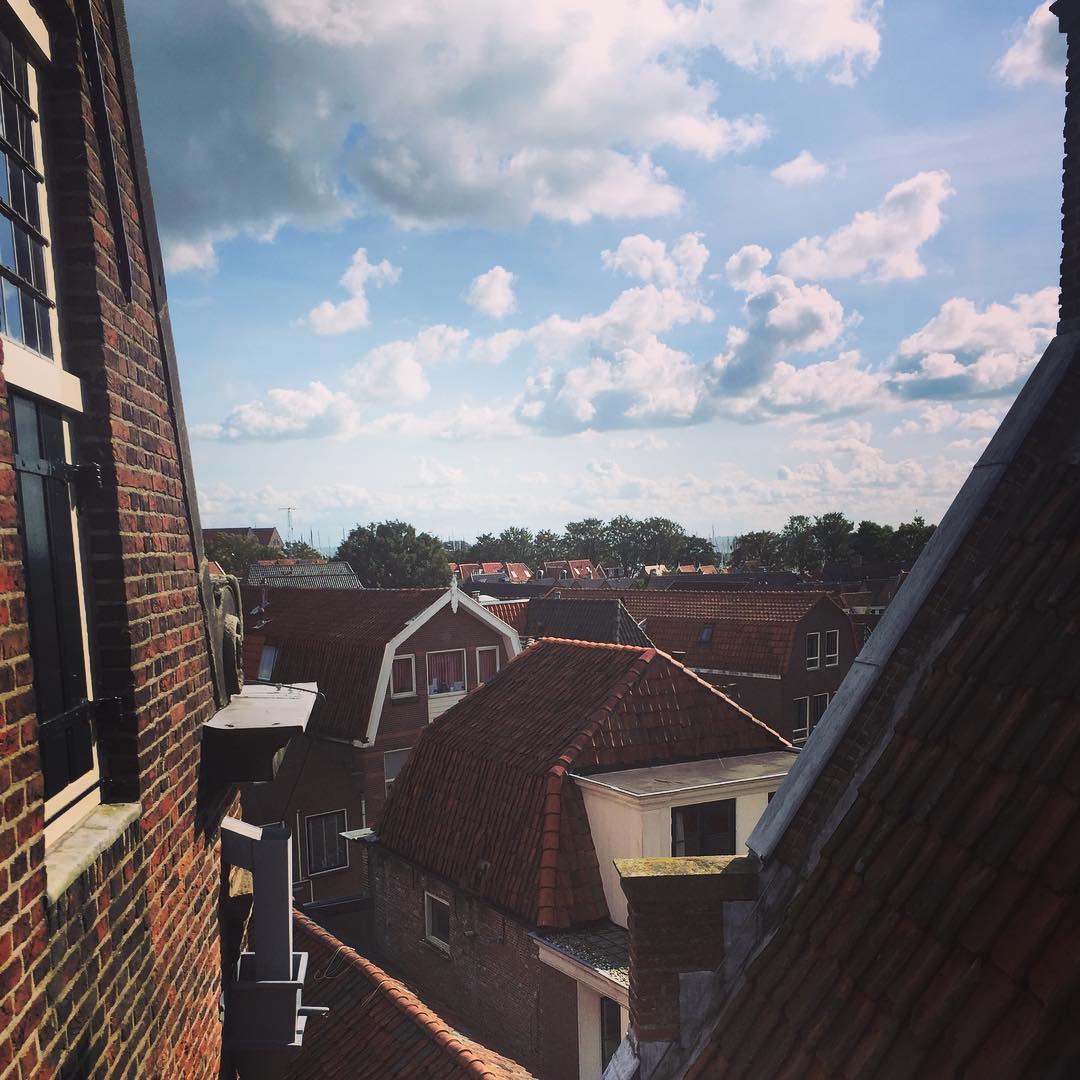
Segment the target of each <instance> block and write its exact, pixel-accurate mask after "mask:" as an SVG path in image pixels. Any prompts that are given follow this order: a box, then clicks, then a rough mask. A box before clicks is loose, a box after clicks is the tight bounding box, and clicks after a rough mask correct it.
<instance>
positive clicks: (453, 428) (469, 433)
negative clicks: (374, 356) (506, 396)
mask: <svg viewBox="0 0 1080 1080" xmlns="http://www.w3.org/2000/svg"><path fill="white" fill-rule="evenodd" d="M526 433H527V431H526V429H525V428H524V427H522V426H521V425H520V424H519V423H518V422H517V420H516V419H515V418H514V415H513V406H512V405H511V406H507V407H500V406H497V405H488V404H478V403H475V402H465V401H463V402H459V403H458V404H457V405H455V406H453V407H452V408H450V409H442V410H437V411H435V412H432V413H428V414H427V415H419V414H417V413H409V412H394V413H386V414H384V415H383V416H380V417H379V418H378V419H377V420H373V421H371V423H369V424H366V425H364V427H363V429H362V431H361V434H363V435H371V436H380V435H394V436H405V437H408V438H417V439H437V440H439V441H440V442H489V441H491V440H496V439H517V438H520V437H521V436H522V435H524V434H526Z"/></svg>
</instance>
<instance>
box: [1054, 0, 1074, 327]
mask: <svg viewBox="0 0 1080 1080" xmlns="http://www.w3.org/2000/svg"><path fill="white" fill-rule="evenodd" d="M1050 10H1051V11H1052V12H1053V13H1054V14H1055V15H1056V16H1057V18H1058V28H1059V29H1060V31H1061V33H1063V34H1065V35H1066V49H1067V57H1068V58H1067V60H1066V62H1065V163H1064V166H1063V173H1064V178H1063V182H1062V206H1061V299H1060V322H1059V323H1058V333H1068V332H1069V331H1070V330H1078V329H1080V86H1078V85H1077V80H1078V79H1080V67H1078V66H1077V64H1078V63H1080V51H1078V50H1080V39H1078V38H1077V37H1076V36H1075V33H1076V31H1077V30H1080V0H1056V2H1055V3H1053V4H1051V5H1050ZM1074 89H1076V90H1077V91H1078V96H1077V97H1076V99H1075V100H1074V99H1073V91H1074Z"/></svg>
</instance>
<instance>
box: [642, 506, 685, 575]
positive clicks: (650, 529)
mask: <svg viewBox="0 0 1080 1080" xmlns="http://www.w3.org/2000/svg"><path fill="white" fill-rule="evenodd" d="M685 539H686V531H685V530H684V529H683V527H682V526H681V525H680V524H679V523H678V522H677V521H672V520H671V519H670V518H663V517H649V518H645V519H644V520H643V521H642V522H641V559H642V562H643V563H645V564H646V565H650V566H651V565H652V564H654V563H664V564H665V565H666V566H668V567H671V566H674V565H675V564H676V563H677V562H678V561H679V549H680V548H681V547H682V544H683V541H684V540H685Z"/></svg>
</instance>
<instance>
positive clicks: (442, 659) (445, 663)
mask: <svg viewBox="0 0 1080 1080" xmlns="http://www.w3.org/2000/svg"><path fill="white" fill-rule="evenodd" d="M427 678H428V694H429V695H433V694H460V693H464V691H465V689H466V687H465V650H464V649H451V650H449V651H446V652H429V653H428V654H427Z"/></svg>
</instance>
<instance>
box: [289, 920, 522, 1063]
mask: <svg viewBox="0 0 1080 1080" xmlns="http://www.w3.org/2000/svg"><path fill="white" fill-rule="evenodd" d="M293 942H294V947H295V948H296V949H297V951H300V952H306V953H307V954H308V977H307V980H306V982H305V983H304V1004H305V1005H326V1006H329V1008H330V1013H329V1015H328V1016H326V1017H322V1018H316V1019H311V1020H309V1021H308V1028H307V1037H306V1038H305V1039H304V1043H303V1047H302V1048H301V1050H300V1053H299V1055H298V1056H297V1057H296V1058H295V1059H294V1060H293V1061H292V1063H291V1064H290V1065H289V1067H288V1070H287V1072H286V1073H285V1077H286V1080H331V1078H336V1080H383V1078H384V1077H400V1078H402V1080H527V1078H529V1077H531V1076H532V1074H531V1073H530V1072H528V1071H527V1070H526V1069H524V1068H523V1067H522V1066H521V1065H518V1064H517V1062H515V1061H511V1060H510V1059H509V1058H505V1057H503V1056H502V1055H500V1054H496V1053H495V1052H494V1051H493V1050H489V1049H488V1048H487V1047H486V1046H481V1045H480V1043H477V1042H474V1041H473V1040H472V1039H469V1038H467V1037H466V1036H464V1035H462V1034H461V1033H460V1032H457V1031H455V1030H454V1029H453V1028H452V1027H451V1026H450V1025H449V1024H448V1023H447V1022H446V1021H445V1020H443V1019H442V1018H441V1017H439V1016H438V1015H436V1014H435V1013H434V1012H432V1011H431V1009H429V1008H428V1007H427V1006H426V1005H425V1004H424V1003H423V1002H422V1001H421V1000H420V999H419V998H418V997H417V996H416V995H415V994H414V993H413V992H412V991H411V990H410V989H409V988H408V987H407V986H405V984H404V983H401V982H399V981H398V980H397V979H394V978H391V977H390V976H389V975H387V973H386V972H385V971H383V970H382V969H381V968H379V967H378V966H377V965H375V964H373V963H372V962H371V961H370V960H367V959H365V958H364V957H363V956H361V955H360V954H359V953H357V952H356V951H355V950H354V949H350V948H349V947H348V946H346V945H343V944H342V943H341V942H340V941H338V940H337V938H335V937H334V936H333V935H332V934H331V933H329V932H328V931H327V930H324V929H323V928H322V927H321V926H319V925H318V924H316V923H314V922H312V920H311V919H309V918H308V917H307V916H306V915H303V914H301V913H300V912H299V911H295V910H294V911H293Z"/></svg>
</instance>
